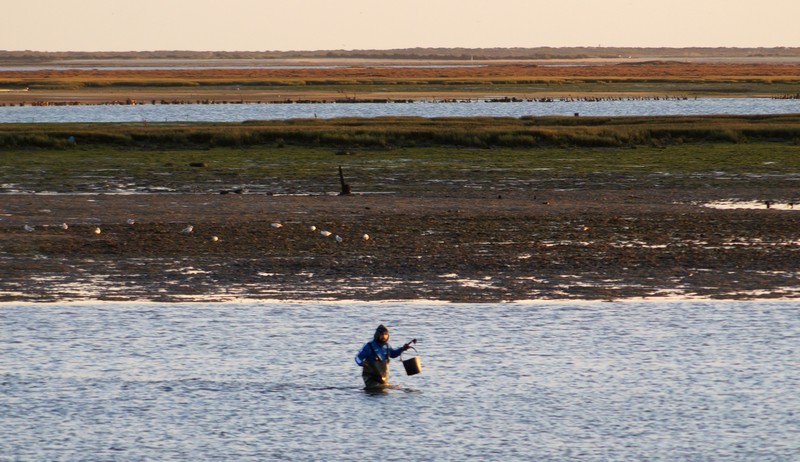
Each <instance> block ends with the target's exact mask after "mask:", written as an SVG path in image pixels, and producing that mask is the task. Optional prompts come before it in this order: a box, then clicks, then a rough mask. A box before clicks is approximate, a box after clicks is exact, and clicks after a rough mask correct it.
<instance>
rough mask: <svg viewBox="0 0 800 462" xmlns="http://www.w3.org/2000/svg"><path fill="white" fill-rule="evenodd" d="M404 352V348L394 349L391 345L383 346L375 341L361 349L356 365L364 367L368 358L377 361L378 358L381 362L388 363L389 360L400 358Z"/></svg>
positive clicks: (385, 344)
mask: <svg viewBox="0 0 800 462" xmlns="http://www.w3.org/2000/svg"><path fill="white" fill-rule="evenodd" d="M402 352H403V347H400V348H392V347H391V345H389V343H388V342H387V343H384V344H383V345H381V344H380V343H378V342H376V341H375V340H372V341H369V342H367V343H365V344H364V346H362V347H361V349H360V350H359V351H358V354H357V355H356V364H358V365H359V366H362V365H363V364H364V360H365V359H367V358H370V359H372V360H373V361H374V360H375V356H377V357H378V359H379V360H380V361H386V360H387V359H389V358H396V357H398V356H400V353H402Z"/></svg>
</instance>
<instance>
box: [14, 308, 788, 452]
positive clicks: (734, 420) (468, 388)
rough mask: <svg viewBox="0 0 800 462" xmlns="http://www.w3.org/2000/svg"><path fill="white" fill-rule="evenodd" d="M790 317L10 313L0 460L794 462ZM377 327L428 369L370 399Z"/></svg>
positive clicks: (702, 313)
mask: <svg viewBox="0 0 800 462" xmlns="http://www.w3.org/2000/svg"><path fill="white" fill-rule="evenodd" d="M797 308H798V305H797V303H796V302H785V301H759V302H751V301H736V302H732V301H699V300H682V301H661V302H653V301H624V302H605V303H602V302H597V303H588V302H547V303H544V302H541V303H534V302H531V303H510V304H468V303H467V304H441V303H431V302H418V303H405V302H384V303H363V302H353V303H345V302H337V303H333V302H330V303H329V302H306V303H284V302H263V303H257V302H240V303H217V304H214V303H178V304H157V303H67V304H60V303H55V304H5V305H0V358H2V359H1V360H0V455H1V456H0V459H2V460H84V461H94V460H187V461H188V460H192V461H202V460H241V461H248V460H254V461H255V460H365V459H374V458H381V459H383V460H389V461H395V460H396V461H408V460H419V461H424V460H545V461H547V460H583V461H614V460H620V461H622V460H665V461H667V460H669V461H672V460H729V461H730V460H734V461H735V460H748V461H749V460H760V461H784V460H786V461H788V460H796V459H797V458H798V456H800V440H798V438H797V434H798V430H800V414H799V413H798V409H800V393H798V391H797V390H800V374H798V372H797V364H800V314H798V309H797ZM379 323H385V324H387V325H388V326H389V327H390V329H391V332H392V339H391V342H392V343H394V344H395V345H399V344H401V343H403V342H406V341H408V340H409V339H411V338H412V337H416V338H418V339H419V343H418V344H417V348H418V350H419V354H420V357H421V361H422V367H423V372H422V373H421V374H419V375H415V376H406V375H405V374H404V373H403V370H402V366H401V364H400V363H399V362H398V361H395V362H393V364H392V369H393V370H392V374H393V375H392V379H391V382H392V383H394V384H395V385H396V386H397V388H393V389H390V390H387V391H386V392H384V393H367V392H365V391H364V390H362V388H361V379H360V377H359V370H358V368H357V367H356V366H355V365H354V364H353V356H354V355H355V353H356V351H357V350H358V348H359V347H360V346H361V344H362V343H363V342H365V341H367V340H368V339H369V338H371V336H372V333H373V331H374V329H375V327H376V326H377V325H378V324H379Z"/></svg>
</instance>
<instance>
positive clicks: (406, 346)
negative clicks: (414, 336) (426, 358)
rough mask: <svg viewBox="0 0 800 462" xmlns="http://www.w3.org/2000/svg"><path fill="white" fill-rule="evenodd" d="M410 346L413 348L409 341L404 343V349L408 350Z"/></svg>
mask: <svg viewBox="0 0 800 462" xmlns="http://www.w3.org/2000/svg"><path fill="white" fill-rule="evenodd" d="M409 348H411V345H409V344H408V343H406V344H405V345H403V351H406V350H408V349H409Z"/></svg>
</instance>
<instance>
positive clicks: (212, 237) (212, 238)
mask: <svg viewBox="0 0 800 462" xmlns="http://www.w3.org/2000/svg"><path fill="white" fill-rule="evenodd" d="M211 242H219V238H218V237H217V236H211Z"/></svg>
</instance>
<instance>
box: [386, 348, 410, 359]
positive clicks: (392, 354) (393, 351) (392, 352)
mask: <svg viewBox="0 0 800 462" xmlns="http://www.w3.org/2000/svg"><path fill="white" fill-rule="evenodd" d="M408 349H409V346H408V345H403V346H401V347H400V348H392V347H389V357H390V358H396V357H398V356H400V353H402V352H404V351H406V350H408Z"/></svg>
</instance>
